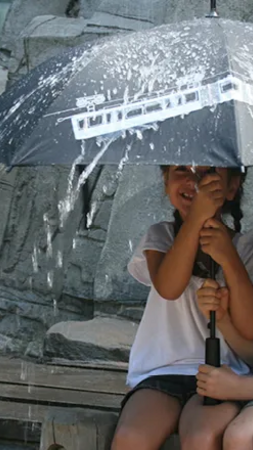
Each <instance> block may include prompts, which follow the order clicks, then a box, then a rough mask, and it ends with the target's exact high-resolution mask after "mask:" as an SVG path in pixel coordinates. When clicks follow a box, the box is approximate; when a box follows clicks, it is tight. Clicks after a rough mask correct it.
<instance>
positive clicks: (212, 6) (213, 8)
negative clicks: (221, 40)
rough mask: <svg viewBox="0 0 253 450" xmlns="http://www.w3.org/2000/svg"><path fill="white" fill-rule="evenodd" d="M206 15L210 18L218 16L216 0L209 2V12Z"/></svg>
mask: <svg viewBox="0 0 253 450" xmlns="http://www.w3.org/2000/svg"><path fill="white" fill-rule="evenodd" d="M206 17H209V18H211V19H213V18H214V19H217V18H218V17H219V14H218V12H217V8H216V0H211V4H210V13H209V14H207V15H206Z"/></svg>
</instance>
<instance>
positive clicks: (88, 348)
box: [44, 317, 137, 362]
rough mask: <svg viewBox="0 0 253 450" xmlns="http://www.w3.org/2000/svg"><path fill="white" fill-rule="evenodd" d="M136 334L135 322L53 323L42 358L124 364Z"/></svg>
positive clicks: (106, 319) (109, 320)
mask: <svg viewBox="0 0 253 450" xmlns="http://www.w3.org/2000/svg"><path fill="white" fill-rule="evenodd" d="M136 331H137V324H136V323H134V322H130V321H128V320H122V319H116V318H109V317H96V318H94V319H93V320H89V321H87V322H61V323H57V324H55V325H54V326H53V327H52V328H50V329H49V330H48V332H47V334H46V338H45V342H44V356H48V357H50V358H64V359H68V360H79V361H92V360H96V359H97V360H103V361H121V362H128V358H129V352H130V348H131V345H132V343H133V340H134V336H135V334H136Z"/></svg>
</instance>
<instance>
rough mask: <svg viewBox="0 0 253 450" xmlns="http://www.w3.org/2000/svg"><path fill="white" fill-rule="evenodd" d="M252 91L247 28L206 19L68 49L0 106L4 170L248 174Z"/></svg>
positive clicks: (252, 41)
mask: <svg viewBox="0 0 253 450" xmlns="http://www.w3.org/2000/svg"><path fill="white" fill-rule="evenodd" d="M212 3H214V2H212ZM252 82H253V24H248V23H240V22H236V21H235V22H233V21H230V20H222V19H219V20H211V19H208V18H203V19H199V20H194V21H191V22H182V23H176V24H169V25H163V26H160V27H157V28H153V29H150V30H147V31H142V32H139V33H131V34H127V35H124V36H122V35H117V36H114V37H112V38H110V39H107V40H104V41H103V42H102V43H101V42H97V43H95V44H93V45H91V44H89V45H87V44H85V45H84V46H82V47H78V48H74V49H69V50H67V51H65V52H64V53H62V54H61V55H59V56H57V57H56V58H53V59H50V60H49V61H47V62H46V63H44V64H42V65H41V66H39V67H37V68H36V69H34V70H33V71H32V72H31V73H29V74H28V75H27V76H26V77H25V78H23V79H21V80H20V81H19V82H17V83H16V84H15V85H14V86H13V87H12V88H11V89H10V90H8V91H7V92H6V93H4V94H3V95H2V96H1V97H0V162H3V163H5V164H6V165H7V166H12V165H31V164H36V165H37V164H70V163H73V162H74V161H75V159H76V158H77V157H78V156H80V155H81V156H80V158H79V161H80V162H82V163H83V164H88V163H90V162H91V161H93V159H94V157H96V158H97V160H99V163H101V164H115V163H119V162H120V161H121V159H122V158H123V157H124V161H125V163H134V164H168V163H171V164H172V163H173V164H191V163H192V162H195V163H196V164H198V165H214V166H216V167H218V166H230V167H235V166H240V165H242V164H243V165H249V164H252V163H253V152H252V142H253V128H252V115H253V86H252ZM108 140H109V141H108ZM110 140H111V141H112V142H111V144H110V145H109V147H108V149H107V150H106V151H104V152H103V151H102V150H101V149H102V147H101V145H102V144H103V143H104V142H110Z"/></svg>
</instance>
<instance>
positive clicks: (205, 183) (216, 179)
mask: <svg viewBox="0 0 253 450" xmlns="http://www.w3.org/2000/svg"><path fill="white" fill-rule="evenodd" d="M199 187H200V188H202V187H203V188H204V189H207V190H210V189H213V190H215V189H217V188H221V177H220V175H218V174H207V175H206V176H205V177H204V178H202V180H201V181H200V183H199Z"/></svg>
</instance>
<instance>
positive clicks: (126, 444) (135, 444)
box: [111, 427, 151, 450]
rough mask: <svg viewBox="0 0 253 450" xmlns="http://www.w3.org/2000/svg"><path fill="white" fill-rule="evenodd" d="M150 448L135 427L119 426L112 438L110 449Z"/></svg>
mask: <svg viewBox="0 0 253 450" xmlns="http://www.w3.org/2000/svg"><path fill="white" fill-rule="evenodd" d="M133 449H138V450H151V448H150V443H149V442H148V440H147V438H146V437H145V435H143V433H141V432H139V431H138V430H137V429H132V428H127V427H120V428H119V429H118V430H117V431H116V433H115V435H114V438H113V441H112V445H111V450H133Z"/></svg>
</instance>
